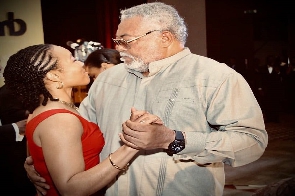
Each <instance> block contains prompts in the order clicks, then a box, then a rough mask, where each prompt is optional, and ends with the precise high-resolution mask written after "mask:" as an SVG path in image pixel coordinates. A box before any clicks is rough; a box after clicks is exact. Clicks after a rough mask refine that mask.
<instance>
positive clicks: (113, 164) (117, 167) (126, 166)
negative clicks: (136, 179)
mask: <svg viewBox="0 0 295 196" xmlns="http://www.w3.org/2000/svg"><path fill="white" fill-rule="evenodd" d="M111 154H112V153H110V154H109V160H110V163H111V164H112V166H113V167H114V168H116V169H118V170H120V171H123V172H125V171H126V170H127V169H128V167H129V163H127V165H125V166H124V167H123V168H121V167H119V166H118V165H116V164H115V163H114V162H113V161H112V158H111Z"/></svg>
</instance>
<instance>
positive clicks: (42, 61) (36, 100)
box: [3, 44, 57, 113]
mask: <svg viewBox="0 0 295 196" xmlns="http://www.w3.org/2000/svg"><path fill="white" fill-rule="evenodd" d="M52 47H53V45H50V44H40V45H33V46H29V47H26V48H24V49H21V50H19V51H18V52H17V53H15V54H13V55H12V56H10V58H9V59H8V61H7V65H6V67H5V69H4V73H3V76H4V79H5V81H4V82H5V85H7V86H8V88H9V89H11V90H12V92H13V93H14V95H15V96H17V97H18V98H19V99H20V101H21V102H22V104H23V105H24V107H25V108H26V109H27V110H29V111H30V113H32V112H33V111H34V110H35V109H36V108H37V107H38V106H39V105H40V95H43V96H44V100H43V102H42V105H46V104H47V101H48V98H51V99H52V98H53V97H52V95H51V94H50V93H49V92H48V90H47V89H46V88H45V83H44V78H45V75H46V73H47V72H49V71H50V70H53V69H57V58H56V57H53V56H52V52H51V51H52Z"/></svg>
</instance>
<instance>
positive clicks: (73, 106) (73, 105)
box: [58, 99, 79, 111]
mask: <svg viewBox="0 0 295 196" xmlns="http://www.w3.org/2000/svg"><path fill="white" fill-rule="evenodd" d="M58 102H60V103H62V104H65V105H66V106H69V107H71V108H73V109H75V110H77V111H79V108H78V107H76V106H75V104H73V103H68V102H65V101H61V100H59V99H58Z"/></svg>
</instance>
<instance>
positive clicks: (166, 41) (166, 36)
mask: <svg viewBox="0 0 295 196" xmlns="http://www.w3.org/2000/svg"><path fill="white" fill-rule="evenodd" d="M174 39H175V38H174V36H173V35H172V34H171V32H169V31H163V32H162V44H163V46H164V47H169V46H170V45H171V44H172V43H173V41H174Z"/></svg>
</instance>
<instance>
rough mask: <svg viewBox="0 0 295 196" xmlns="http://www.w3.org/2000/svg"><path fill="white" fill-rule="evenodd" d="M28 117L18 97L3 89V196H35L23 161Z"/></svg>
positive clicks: (0, 91)
mask: <svg viewBox="0 0 295 196" xmlns="http://www.w3.org/2000/svg"><path fill="white" fill-rule="evenodd" d="M4 71H5V70H4ZM28 114H29V112H28V111H26V110H25V109H24V108H23V106H22V104H21V103H20V101H19V100H18V99H17V96H15V95H13V94H12V92H11V91H10V90H9V89H8V87H7V85H3V86H2V87H1V88H0V119H1V123H2V126H1V127H0V129H1V134H0V137H1V139H0V140H1V149H2V150H1V157H3V159H2V161H1V163H0V168H1V169H0V176H1V181H2V182H3V183H2V188H1V190H0V195H5V194H7V193H8V192H9V193H10V194H11V195H20V194H23V195H32V196H33V195H35V194H36V191H35V188H34V186H32V183H31V182H30V181H29V179H28V178H27V175H26V172H25V170H24V169H23V164H24V159H25V158H26V157H27V148H26V142H27V140H26V138H25V137H24V133H25V126H26V121H27V120H26V119H27V117H28ZM11 187H14V188H13V189H11Z"/></svg>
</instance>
